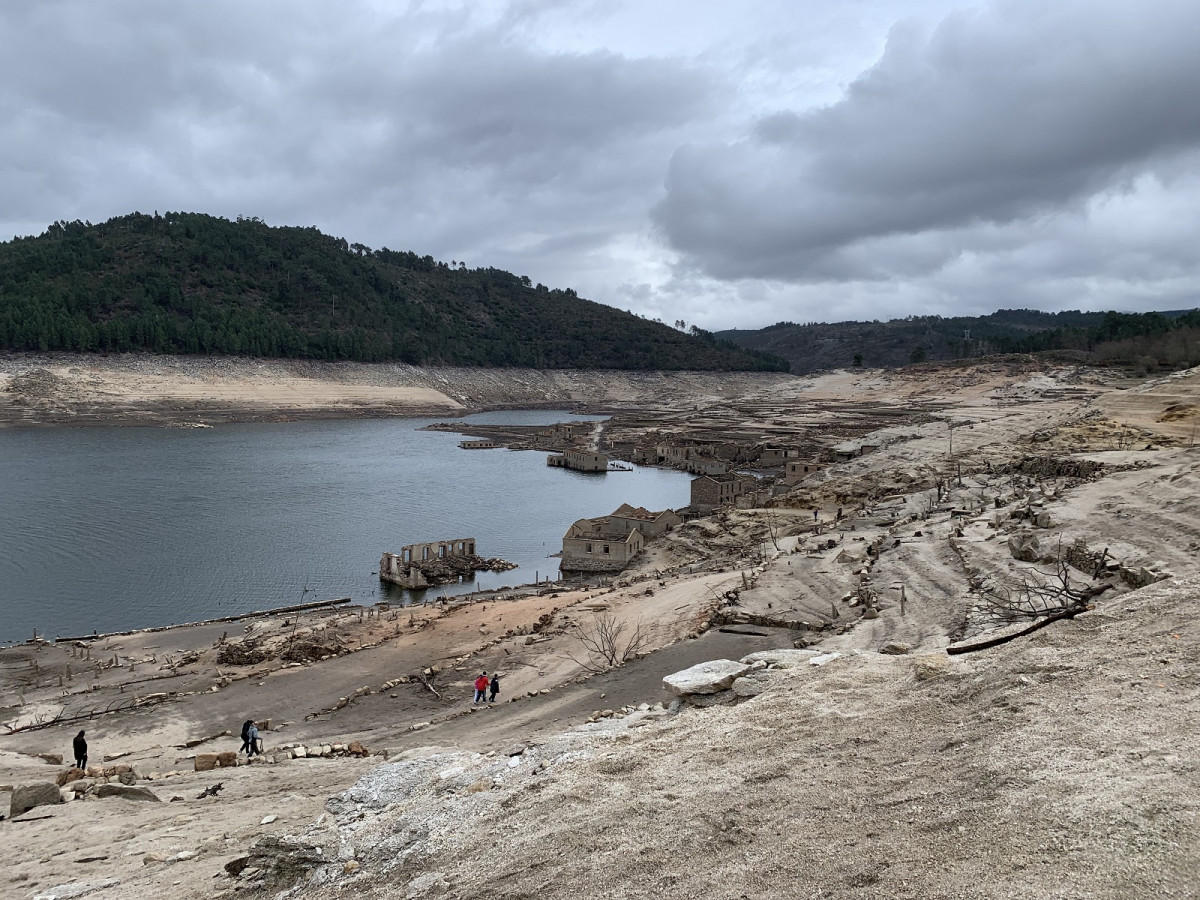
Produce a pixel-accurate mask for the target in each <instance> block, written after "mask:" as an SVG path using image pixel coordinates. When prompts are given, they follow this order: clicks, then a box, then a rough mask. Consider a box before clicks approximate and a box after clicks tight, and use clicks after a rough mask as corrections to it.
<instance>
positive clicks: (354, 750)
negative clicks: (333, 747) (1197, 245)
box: [346, 741, 371, 756]
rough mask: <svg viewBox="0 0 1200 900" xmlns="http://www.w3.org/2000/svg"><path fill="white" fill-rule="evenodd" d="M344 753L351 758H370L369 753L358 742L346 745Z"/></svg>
mask: <svg viewBox="0 0 1200 900" xmlns="http://www.w3.org/2000/svg"><path fill="white" fill-rule="evenodd" d="M346 752H347V753H349V754H350V755H351V756H370V755H371V751H370V750H368V749H367V748H366V747H364V746H363V745H362V744H361V743H359V742H358V741H351V742H350V743H349V744H347V745H346Z"/></svg>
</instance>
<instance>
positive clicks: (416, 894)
mask: <svg viewBox="0 0 1200 900" xmlns="http://www.w3.org/2000/svg"><path fill="white" fill-rule="evenodd" d="M449 889H450V882H448V881H447V880H446V876H445V875H443V874H442V873H441V872H430V873H428V874H427V875H418V876H417V877H416V878H414V879H413V880H412V881H410V882H409V883H408V891H407V892H406V893H405V894H404V900H418V898H421V897H435V896H437V895H439V894H442V893H445V892H446V891H448V890H449Z"/></svg>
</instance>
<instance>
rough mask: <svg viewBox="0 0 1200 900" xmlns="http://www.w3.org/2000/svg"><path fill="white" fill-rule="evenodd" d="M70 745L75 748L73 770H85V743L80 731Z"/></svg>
mask: <svg viewBox="0 0 1200 900" xmlns="http://www.w3.org/2000/svg"><path fill="white" fill-rule="evenodd" d="M72 743H73V744H74V747H75V768H77V769H87V741H86V740H85V739H84V737H83V732H82V731H81V732H79V734H77V735H75V740H74V741H73V742H72Z"/></svg>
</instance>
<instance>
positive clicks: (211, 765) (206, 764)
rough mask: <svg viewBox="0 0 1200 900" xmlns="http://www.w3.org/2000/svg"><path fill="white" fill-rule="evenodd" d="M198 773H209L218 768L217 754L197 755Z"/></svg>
mask: <svg viewBox="0 0 1200 900" xmlns="http://www.w3.org/2000/svg"><path fill="white" fill-rule="evenodd" d="M195 765H196V771H197V772H208V771H209V770H211V769H215V768H216V767H217V754H215V753H197V754H196V760H195Z"/></svg>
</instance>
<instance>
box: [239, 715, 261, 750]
mask: <svg viewBox="0 0 1200 900" xmlns="http://www.w3.org/2000/svg"><path fill="white" fill-rule="evenodd" d="M251 728H254V720H253V719H247V720H246V721H245V722H243V723H242V746H240V747H239V748H238V753H249V752H250V729H251ZM256 730H257V729H256Z"/></svg>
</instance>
